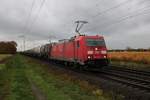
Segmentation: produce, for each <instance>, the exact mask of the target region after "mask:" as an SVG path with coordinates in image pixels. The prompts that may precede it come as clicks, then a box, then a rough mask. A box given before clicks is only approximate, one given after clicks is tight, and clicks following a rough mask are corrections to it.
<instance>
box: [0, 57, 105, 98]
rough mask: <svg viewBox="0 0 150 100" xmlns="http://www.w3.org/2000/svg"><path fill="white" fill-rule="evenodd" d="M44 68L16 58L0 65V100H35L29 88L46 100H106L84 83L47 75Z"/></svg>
mask: <svg viewBox="0 0 150 100" xmlns="http://www.w3.org/2000/svg"><path fill="white" fill-rule="evenodd" d="M45 66H46V65H44V64H42V63H37V62H35V61H34V60H33V59H29V58H28V57H26V58H25V57H23V56H20V55H15V56H14V57H13V58H11V59H9V60H8V61H7V62H6V63H5V64H0V100H36V95H35V93H34V91H33V90H32V84H34V85H35V86H36V87H37V88H38V89H37V90H38V91H40V92H41V93H42V96H45V97H46V99H47V100H106V99H105V98H104V97H103V91H101V90H99V89H95V88H94V89H93V87H90V85H89V84H88V83H87V82H82V81H80V82H79V81H78V82H77V81H74V80H73V81H71V80H72V79H71V78H70V77H68V76H67V75H66V74H64V75H62V76H61V75H60V73H59V74H54V73H50V71H49V70H48V69H47V68H48V66H47V67H45ZM86 88H87V89H86Z"/></svg>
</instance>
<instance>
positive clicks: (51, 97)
mask: <svg viewBox="0 0 150 100" xmlns="http://www.w3.org/2000/svg"><path fill="white" fill-rule="evenodd" d="M29 62H30V67H32V68H29V67H28V71H27V73H28V74H27V75H28V76H29V78H30V80H32V81H33V82H34V83H35V84H36V85H37V86H38V87H40V89H41V90H42V91H43V92H44V94H46V96H47V98H48V100H106V99H105V98H104V97H103V96H102V93H100V92H101V91H99V90H98V89H97V91H94V93H95V94H94V93H92V91H91V92H88V91H86V90H84V89H83V88H82V87H81V86H80V83H76V82H73V81H68V79H67V78H65V77H64V76H63V75H61V77H60V76H59V75H58V74H57V75H56V74H54V73H51V72H49V71H48V69H46V68H45V69H44V67H45V65H42V64H41V65H39V64H38V63H35V62H34V61H29ZM35 66H36V67H35ZM69 79H70V78H69ZM70 80H71V79H70ZM99 94H100V95H99Z"/></svg>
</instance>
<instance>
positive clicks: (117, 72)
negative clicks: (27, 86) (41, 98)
mask: <svg viewBox="0 0 150 100" xmlns="http://www.w3.org/2000/svg"><path fill="white" fill-rule="evenodd" d="M35 59H37V58H35ZM39 60H40V61H43V62H45V63H49V64H50V65H54V66H55V68H56V69H60V70H61V69H62V70H64V71H66V73H67V72H68V70H69V73H73V74H74V75H75V76H77V77H78V79H81V80H82V79H83V80H86V81H89V82H90V83H92V84H97V85H98V86H100V87H101V86H102V88H103V89H106V91H110V90H111V91H119V93H122V94H124V95H125V96H126V98H127V99H125V100H130V99H128V98H132V97H133V98H134V99H131V100H137V99H138V100H150V72H148V71H138V70H133V69H128V68H122V67H117V66H109V67H108V68H104V69H103V70H101V71H85V70H79V69H72V68H69V66H67V67H66V66H64V65H62V64H58V63H54V62H49V61H47V60H45V59H43V60H42V59H39ZM121 86H122V87H121ZM115 89H116V90H115ZM127 91H128V92H127ZM117 93H118V92H117ZM117 93H116V94H117ZM141 95H142V97H144V98H142V99H139V98H140V97H141ZM145 96H147V98H148V99H145Z"/></svg>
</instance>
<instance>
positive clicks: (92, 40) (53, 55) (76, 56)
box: [49, 35, 108, 66]
mask: <svg viewBox="0 0 150 100" xmlns="http://www.w3.org/2000/svg"><path fill="white" fill-rule="evenodd" d="M49 55H50V59H54V60H59V61H64V62H72V63H78V64H80V65H94V66H96V65H98V66H100V65H107V64H108V60H107V48H106V45H105V41H104V38H103V36H99V35H96V36H85V35H80V36H75V37H73V38H71V39H69V40H61V41H59V42H58V43H56V44H54V45H53V46H52V48H51V50H50V54H49Z"/></svg>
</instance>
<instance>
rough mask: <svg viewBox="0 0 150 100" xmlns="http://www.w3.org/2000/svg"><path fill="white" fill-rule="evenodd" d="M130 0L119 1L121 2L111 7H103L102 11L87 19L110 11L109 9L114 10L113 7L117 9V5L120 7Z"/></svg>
mask: <svg viewBox="0 0 150 100" xmlns="http://www.w3.org/2000/svg"><path fill="white" fill-rule="evenodd" d="M130 1H132V0H126V1H124V2H121V3H119V4H117V5H115V6H112V7H110V8H108V9H105V10H104V11H102V12H98V13H97V14H96V15H93V16H91V19H90V20H89V21H91V20H93V19H94V18H95V17H97V16H100V15H103V14H105V13H107V12H110V11H112V10H115V9H117V8H119V7H121V6H123V5H125V4H127V3H129V2H130Z"/></svg>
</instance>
